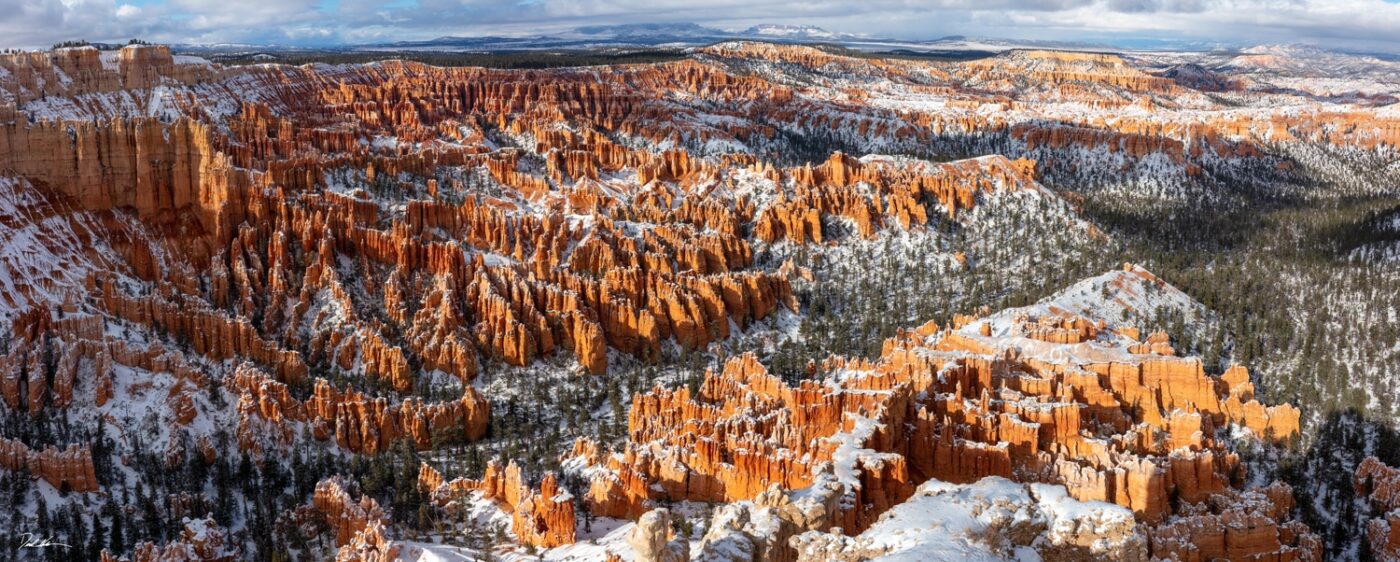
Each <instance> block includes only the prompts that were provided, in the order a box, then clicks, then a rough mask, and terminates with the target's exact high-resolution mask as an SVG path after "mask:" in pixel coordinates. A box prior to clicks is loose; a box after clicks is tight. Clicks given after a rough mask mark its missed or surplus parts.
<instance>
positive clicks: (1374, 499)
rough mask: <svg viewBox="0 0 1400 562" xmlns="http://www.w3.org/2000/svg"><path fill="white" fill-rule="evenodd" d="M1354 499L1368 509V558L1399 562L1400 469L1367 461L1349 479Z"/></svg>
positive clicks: (1368, 459) (1367, 458)
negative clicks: (1354, 492)
mask: <svg viewBox="0 0 1400 562" xmlns="http://www.w3.org/2000/svg"><path fill="white" fill-rule="evenodd" d="M1352 483H1353V484H1354V485H1355V488H1356V495H1357V497H1359V498H1362V499H1364V500H1365V501H1366V503H1367V505H1368V506H1369V507H1370V508H1371V514H1372V518H1371V520H1370V521H1369V522H1367V524H1366V539H1367V542H1368V543H1369V544H1368V546H1370V549H1371V555H1372V556H1374V557H1375V559H1376V560H1378V561H1381V562H1395V561H1400V469H1397V468H1393V467H1389V466H1386V465H1385V464H1384V463H1382V462H1381V461H1380V460H1378V459H1376V458H1375V457H1366V460H1364V461H1362V462H1361V464H1360V465H1358V466H1357V467H1356V474H1355V475H1354V476H1353V477H1352Z"/></svg>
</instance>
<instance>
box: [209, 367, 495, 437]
mask: <svg viewBox="0 0 1400 562" xmlns="http://www.w3.org/2000/svg"><path fill="white" fill-rule="evenodd" d="M227 384H228V387H229V388H230V390H232V391H233V392H235V393H236V394H237V395H238V397H239V398H238V420H239V421H238V430H237V435H238V442H239V446H240V448H242V449H244V450H249V451H254V452H255V453H259V454H261V453H263V452H266V451H265V449H266V448H268V447H275V448H276V450H285V448H286V447H287V446H289V445H290V444H291V440H292V438H293V437H294V436H295V434H296V431H295V428H296V424H298V423H300V424H305V426H308V427H310V429H311V431H312V435H314V436H315V437H316V438H317V439H321V440H326V439H332V438H333V439H334V440H335V443H336V444H337V445H339V446H340V447H341V448H343V449H345V450H347V451H350V452H353V453H362V454H366V455H374V454H378V453H380V452H382V451H386V450H388V449H389V447H390V446H391V445H393V443H394V442H395V441H397V440H399V439H408V440H409V441H410V442H412V443H413V445H414V446H415V447H417V448H419V449H423V450H426V449H428V448H430V447H432V446H433V445H434V443H435V441H434V439H435V438H447V439H452V438H458V439H463V440H466V441H475V440H477V439H480V438H481V437H482V436H484V435H485V434H486V427H487V423H488V421H489V420H490V411H491V409H490V403H489V402H487V401H486V398H485V397H483V396H482V395H481V393H480V392H478V391H477V390H476V389H475V388H472V387H470V386H468V387H465V388H464V389H463V392H462V397H461V398H460V399H459V400H457V401H453V402H441V403H429V402H424V401H423V400H421V399H418V398H408V399H404V400H403V401H401V402H399V403H397V404H391V403H390V402H389V401H388V400H387V399H385V398H369V397H367V396H365V395H364V394H362V393H360V392H358V391H355V390H345V391H341V390H338V389H336V388H334V387H332V386H331V384H330V383H329V382H327V381H326V380H325V379H316V383H315V385H314V387H313V390H312V395H311V397H310V398H309V399H308V400H306V401H305V402H300V401H298V400H296V399H295V398H293V397H291V395H290V393H289V392H288V390H287V386H286V385H285V384H283V383H281V382H278V381H275V380H272V379H271V378H270V377H268V376H267V375H265V374H263V373H262V372H261V371H259V370H257V369H256V368H254V367H252V366H250V365H246V364H245V365H243V366H241V367H239V369H238V370H237V371H235V372H234V374H233V375H231V376H230V378H229V379H228V381H227Z"/></svg>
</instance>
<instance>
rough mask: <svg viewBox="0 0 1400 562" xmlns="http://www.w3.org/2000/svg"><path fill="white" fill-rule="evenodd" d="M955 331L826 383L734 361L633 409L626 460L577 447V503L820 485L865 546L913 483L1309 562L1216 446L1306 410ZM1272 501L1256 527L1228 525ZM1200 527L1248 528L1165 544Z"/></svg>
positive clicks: (1001, 334)
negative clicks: (1040, 488) (1082, 504)
mask: <svg viewBox="0 0 1400 562" xmlns="http://www.w3.org/2000/svg"><path fill="white" fill-rule="evenodd" d="M1137 271H1138V270H1137V269H1131V270H1130V271H1128V272H1123V273H1117V274H1110V276H1112V275H1130V276H1132V275H1138V273H1137ZM1149 275H1150V274H1149ZM960 320H961V321H960V322H955V323H954V325H955V326H960V327H959V328H955V329H946V330H938V329H937V327H936V326H933V327H929V328H928V329H921V330H920V331H911V332H905V333H903V334H901V335H900V336H898V337H896V338H893V339H891V340H889V341H887V342H886V343H885V345H884V351H883V353H882V356H881V357H880V358H879V359H878V360H877V361H873V362H871V361H861V360H847V359H843V358H839V357H833V358H830V359H828V360H826V361H825V362H823V363H822V364H820V365H817V366H815V367H814V369H815V370H816V371H817V372H819V373H832V374H833V375H832V376H831V377H829V378H827V379H826V380H824V381H823V382H816V381H811V380H805V381H801V382H800V383H797V384H788V383H785V382H783V381H782V380H781V379H779V378H777V377H775V376H773V375H771V374H769V373H768V372H767V370H766V369H765V368H764V367H763V365H761V364H760V363H759V362H758V361H757V359H756V358H755V357H754V356H752V355H746V356H742V357H738V358H734V359H731V360H730V361H729V362H728V363H727V364H726V365H725V366H724V368H723V369H722V370H721V371H718V372H710V373H708V374H707V376H706V378H705V380H704V382H703V384H702V385H701V386H700V388H699V392H698V393H696V394H691V392H690V391H689V390H688V389H685V388H681V389H677V390H668V389H662V388H656V389H653V390H651V391H650V392H647V393H643V394H638V395H636V396H634V398H633V403H632V407H631V410H630V411H629V416H628V442H627V443H626V444H625V445H624V446H623V447H621V448H619V449H617V450H613V451H611V452H606V451H603V450H602V449H601V448H600V447H599V446H598V445H597V444H595V443H592V442H589V441H586V440H585V441H579V442H577V443H575V446H574V449H573V451H572V452H571V453H570V454H569V455H567V456H566V458H567V460H566V465H569V466H577V467H588V468H587V469H586V470H584V471H583V472H585V473H587V474H589V475H590V476H591V480H590V487H589V490H588V492H587V493H586V494H584V496H583V501H586V502H588V503H589V508H590V510H591V512H592V513H594V514H598V515H607V516H612V517H639V516H640V515H641V514H643V513H645V512H647V511H648V510H650V509H651V508H652V507H653V506H654V505H656V504H659V503H662V502H675V501H698V502H726V503H729V502H736V501H744V500H752V499H754V498H756V497H758V496H760V494H762V493H764V492H765V490H767V489H768V487H769V486H770V485H776V486H779V487H781V488H782V489H786V490H794V489H803V488H808V487H810V486H813V485H814V484H816V483H817V482H818V481H819V480H820V478H821V475H823V474H830V475H833V477H834V480H835V482H836V483H837V484H839V486H838V487H839V488H840V489H841V490H842V492H841V494H840V495H842V496H844V499H842V501H841V502H839V505H840V508H839V510H838V511H836V512H835V513H830V514H828V516H827V517H826V520H825V521H823V522H822V523H821V524H819V525H818V526H816V527H814V528H815V529H816V530H822V531H824V530H827V529H828V528H830V527H832V526H835V527H840V528H842V529H843V530H844V531H846V532H847V533H860V532H862V531H864V530H865V529H867V528H869V527H870V526H871V525H872V524H874V523H875V522H876V521H877V520H878V518H879V516H880V515H881V514H882V513H884V512H886V511H888V510H889V509H891V508H892V507H893V506H895V505H899V504H900V503H901V502H903V501H905V500H906V499H907V498H908V497H909V496H910V494H912V493H913V491H914V489H915V487H916V486H918V485H919V484H920V483H922V482H925V481H930V480H938V481H943V482H952V483H972V482H976V481H978V480H980V479H982V478H985V477H988V476H998V477H1004V478H1013V479H1016V480H1020V481H1028V482H1044V483H1048V484H1054V485H1060V486H1063V487H1064V488H1065V489H1066V490H1067V491H1068V494H1069V496H1070V497H1072V498H1073V499H1074V500H1077V501H1104V502H1109V503H1113V504H1118V505H1120V506H1123V507H1125V508H1127V509H1129V510H1131V512H1132V513H1133V514H1134V516H1135V517H1136V519H1137V520H1138V521H1140V522H1142V523H1143V524H1145V525H1147V527H1146V528H1147V529H1148V531H1147V532H1146V535H1147V536H1158V537H1161V540H1159V541H1153V542H1152V546H1151V549H1150V552H1149V554H1151V555H1152V556H1158V555H1159V554H1160V555H1161V556H1167V555H1169V554H1170V553H1177V554H1180V555H1182V556H1187V555H1188V553H1193V552H1203V553H1207V554H1211V553H1216V554H1219V553H1221V552H1223V553H1225V555H1228V556H1234V555H1244V554H1248V555H1249V556H1255V557H1257V556H1275V555H1276V556H1284V557H1292V558H1293V559H1300V560H1316V559H1318V557H1319V556H1320V551H1319V550H1318V549H1317V544H1318V543H1317V539H1316V537H1315V536H1314V535H1311V534H1309V533H1308V532H1307V531H1306V528H1305V527H1302V526H1300V525H1299V524H1298V523H1296V522H1294V521H1292V520H1291V501H1292V500H1291V498H1292V494H1291V490H1289V489H1288V488H1287V487H1284V486H1281V485H1279V486H1274V487H1271V488H1268V489H1265V490H1242V489H1240V488H1239V486H1240V484H1241V482H1242V481H1243V467H1242V466H1241V464H1240V461H1239V458H1238V456H1236V455H1235V454H1234V453H1233V452H1232V451H1230V450H1229V448H1228V447H1227V445H1226V444H1225V443H1223V442H1220V441H1217V439H1216V435H1217V432H1216V431H1215V428H1217V427H1222V426H1224V425H1226V424H1235V425H1238V426H1241V427H1244V428H1248V429H1250V430H1251V431H1252V432H1253V433H1254V434H1255V435H1256V436H1257V437H1258V438H1261V439H1265V440H1270V441H1282V442H1286V441H1288V440H1290V439H1291V438H1292V437H1294V436H1296V434H1297V431H1298V427H1297V410H1296V409H1293V408H1292V407H1290V406H1286V405H1284V406H1272V407H1265V406H1263V405H1261V404H1259V403H1258V402H1257V401H1256V400H1254V398H1253V394H1252V386H1251V385H1250V383H1249V382H1248V372H1247V371H1246V370H1244V369H1243V368H1236V369H1231V370H1230V371H1229V372H1227V373H1226V375H1225V376H1223V377H1214V376H1211V375H1208V374H1206V373H1205V372H1204V371H1203V370H1202V367H1201V363H1200V361H1199V360H1197V359H1194V358H1179V357H1174V356H1171V355H1158V354H1150V353H1149V354H1146V355H1143V354H1136V353H1133V352H1131V351H1130V350H1129V349H1128V348H1129V347H1132V346H1134V345H1137V343H1136V342H1135V341H1133V340H1131V339H1128V338H1126V337H1124V336H1121V335H1119V333H1118V330H1117V327H1116V326H1112V325H1109V324H1108V323H1106V322H1103V321H1093V322H1091V321H1088V320H1085V319H1083V318H1071V317H1067V316H1063V315H1060V316H1055V317H1050V316H1041V317H1036V316H1032V315H1030V314H1028V313H1025V312H1017V311H1008V312H1006V313H1003V314H1001V315H997V316H993V317H989V318H986V319H973V318H970V317H969V318H962V319H960ZM993 323H996V324H997V326H998V327H996V328H992V327H991V324H993ZM1148 341H1149V342H1152V343H1153V344H1154V345H1166V342H1165V340H1164V339H1163V338H1152V337H1150V338H1148ZM1027 342H1034V343H1035V345H1028V344H1027ZM1246 404H1247V405H1248V406H1245V405H1246ZM1250 412H1252V413H1250ZM1264 500H1268V501H1270V502H1272V503H1269V504H1268V505H1267V506H1264V504H1260V506H1263V507H1269V509H1267V510H1264V509H1262V507H1259V506H1256V507H1254V508H1248V509H1244V510H1243V511H1236V510H1231V509H1226V508H1223V507H1219V506H1228V505H1231V502H1236V503H1247V502H1254V503H1259V502H1262V501H1264ZM1211 506H1217V507H1211ZM1245 514H1247V516H1248V520H1247V521H1245V520H1243V519H1240V517H1243V516H1245ZM1188 518H1195V519H1190V520H1189V521H1188V520H1187V519H1188ZM1193 525H1194V526H1211V525H1214V526H1217V527H1218V528H1221V529H1243V530H1241V531H1239V533H1240V534H1236V535H1231V538H1230V539H1229V541H1227V542H1228V545H1234V546H1228V547H1227V548H1226V549H1225V550H1223V551H1218V549H1216V546H1217V545H1216V544H1215V543H1201V544H1196V543H1191V542H1190V541H1187V543H1189V544H1187V543H1180V541H1178V540H1177V539H1171V540H1168V538H1169V537H1175V536H1177V534H1179V533H1180V531H1175V530H1173V529H1177V528H1178V527H1179V528H1189V527H1190V526H1193ZM1232 532H1234V531H1232ZM1183 540H1184V539H1183ZM1172 541H1177V542H1172ZM1178 543H1180V544H1178ZM1168 545H1176V546H1168ZM1212 555H1214V554H1212ZM1209 557H1210V556H1207V557H1206V558H1209Z"/></svg>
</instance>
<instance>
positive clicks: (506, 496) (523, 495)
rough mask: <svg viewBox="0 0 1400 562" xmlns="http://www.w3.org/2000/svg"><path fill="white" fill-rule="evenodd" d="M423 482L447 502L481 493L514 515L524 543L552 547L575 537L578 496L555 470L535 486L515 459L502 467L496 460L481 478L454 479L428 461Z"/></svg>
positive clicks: (514, 527)
mask: <svg viewBox="0 0 1400 562" xmlns="http://www.w3.org/2000/svg"><path fill="white" fill-rule="evenodd" d="M419 485H420V486H421V487H423V488H424V489H425V490H426V491H427V492H428V493H429V495H430V496H432V497H434V498H436V499H437V500H438V501H439V502H443V503H446V502H449V501H451V500H453V499H455V498H458V497H463V496H465V495H468V494H471V493H473V492H476V493H479V494H480V495H481V497H482V498H483V499H485V500H489V501H491V502H494V503H495V504H496V505H497V506H499V507H500V509H501V510H502V511H505V512H507V513H509V514H510V515H511V532H513V533H514V534H515V538H516V539H517V540H519V541H520V542H521V544H530V545H534V546H537V547H543V548H552V547H556V546H560V545H565V544H571V543H573V542H574V540H575V532H576V524H575V519H574V517H575V515H574V497H573V495H572V494H570V493H569V492H568V491H567V490H564V489H563V488H562V487H560V485H559V482H558V480H557V479H556V477H555V475H554V474H553V473H546V474H545V475H544V477H543V478H542V479H541V480H540V483H539V486H538V487H537V488H531V487H530V486H528V485H527V483H526V482H525V480H524V477H523V475H522V474H521V471H520V467H518V466H516V464H515V463H513V462H512V463H510V465H508V466H506V467H504V468H502V467H501V465H500V463H498V462H496V461H495V460H492V461H491V463H490V464H488V465H487V467H486V473H485V475H483V476H482V478H481V480H468V479H465V478H458V479H454V480H452V481H450V482H443V479H442V476H441V475H440V474H439V473H438V472H437V471H436V470H433V469H432V468H431V467H429V466H427V465H424V466H423V467H421V469H420V471H419Z"/></svg>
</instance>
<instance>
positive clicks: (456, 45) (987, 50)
mask: <svg viewBox="0 0 1400 562" xmlns="http://www.w3.org/2000/svg"><path fill="white" fill-rule="evenodd" d="M721 41H767V42H772V43H788V44H828V45H838V46H841V47H845V48H848V49H855V50H861V51H872V52H907V53H921V54H950V55H959V54H961V55H976V54H988V55H990V54H995V53H1000V52H1004V51H1009V50H1013V49H1054V50H1073V51H1119V52H1122V51H1178V52H1216V53H1220V54H1221V55H1222V56H1234V55H1235V54H1240V53H1249V52H1250V51H1249V49H1251V48H1252V49H1261V48H1266V47H1251V48H1247V47H1248V46H1246V45H1228V44H1223V43H1219V42H1202V41H1190V40H1165V39H1133V38H1116V39H1113V40H1103V41H1044V40H1029V39H1002V38H992V37H968V36H962V35H949V36H945V37H938V38H933V39H926V40H919V39H913V40H911V39H894V38H882V37H875V36H869V35H858V34H851V33H841V32H834V31H828V30H826V29H822V28H820V27H817V26H811V25H783V24H760V25H755V26H752V27H749V28H746V29H739V30H726V29H717V28H713V27H706V26H703V25H699V24H695V23H632V24H619V25H590V26H583V27H576V28H573V29H570V30H567V31H562V32H557V33H550V34H537V35H528V36H496V35H491V36H472V37H454V36H448V37H438V38H436V39H429V40H423V41H397V42H390V43H370V44H361V45H343V46H338V47H319V48H307V47H292V46H278V45H245V44H229V43H221V44H204V45H176V46H175V47H176V49H177V50H179V51H180V52H185V53H191V54H204V55H210V54H228V53H240V54H248V53H259V52H261V53H287V52H298V51H328V50H329V51H348V52H365V51H385V52H388V51H393V52H402V51H437V52H444V53H450V52H477V53H483V52H508V51H571V50H592V49H643V48H658V47H662V48H667V47H669V48H687V47H698V46H705V45H710V44H713V43H718V42H721ZM1290 47H1291V48H1294V49H1295V50H1297V51H1299V52H1312V53H1314V54H1315V52H1334V53H1348V54H1361V55H1369V56H1373V57H1377V58H1380V59H1384V60H1392V61H1393V60H1395V59H1396V58H1397V57H1396V56H1394V55H1391V54H1383V53H1370V52H1353V51H1346V50H1340V51H1334V50H1324V49H1319V48H1316V47H1309V46H1301V45H1294V46H1290ZM1269 48H1273V49H1278V48H1281V47H1279V46H1273V47H1269Z"/></svg>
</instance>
